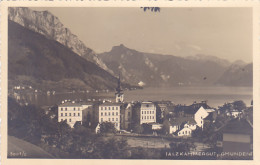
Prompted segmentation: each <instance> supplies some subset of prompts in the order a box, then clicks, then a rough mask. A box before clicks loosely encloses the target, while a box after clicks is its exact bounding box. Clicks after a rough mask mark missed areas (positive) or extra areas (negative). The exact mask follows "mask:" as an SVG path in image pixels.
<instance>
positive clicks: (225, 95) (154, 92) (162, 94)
mask: <svg viewBox="0 0 260 165" xmlns="http://www.w3.org/2000/svg"><path fill="white" fill-rule="evenodd" d="M19 97H20V99H23V100H26V102H29V103H32V104H36V105H38V106H51V105H55V104H60V103H61V101H62V100H65V99H67V100H69V99H70V100H76V99H77V100H80V99H82V100H88V99H89V100H91V101H93V99H94V100H103V99H110V100H114V92H104V91H103V92H92V93H86V92H84V93H83V92H80V93H56V94H55V95H52V94H51V95H47V94H32V93H31V94H23V95H21V96H19ZM124 97H125V101H126V102H131V101H160V100H169V101H172V102H173V103H175V104H186V105H190V104H192V103H193V102H194V101H197V102H200V101H204V100H207V102H208V105H210V106H212V107H215V108H217V107H218V106H220V105H223V104H224V103H226V102H232V101H234V100H243V101H244V102H245V103H246V104H247V105H250V102H251V100H252V99H253V88H252V87H173V88H144V89H142V90H131V91H129V90H128V91H124Z"/></svg>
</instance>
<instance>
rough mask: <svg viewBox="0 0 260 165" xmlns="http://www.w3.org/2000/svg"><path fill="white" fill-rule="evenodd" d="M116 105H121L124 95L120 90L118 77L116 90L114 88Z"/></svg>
mask: <svg viewBox="0 0 260 165" xmlns="http://www.w3.org/2000/svg"><path fill="white" fill-rule="evenodd" d="M115 95H116V103H122V102H123V101H124V93H123V90H122V88H121V82H120V75H119V77H118V82H117V88H116V93H115Z"/></svg>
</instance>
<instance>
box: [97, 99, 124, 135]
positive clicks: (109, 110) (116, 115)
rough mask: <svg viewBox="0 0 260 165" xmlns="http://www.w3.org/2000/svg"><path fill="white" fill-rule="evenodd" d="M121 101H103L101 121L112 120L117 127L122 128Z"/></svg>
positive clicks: (100, 109)
mask: <svg viewBox="0 0 260 165" xmlns="http://www.w3.org/2000/svg"><path fill="white" fill-rule="evenodd" d="M121 105H122V104H120V103H103V104H101V105H99V108H98V109H99V112H98V113H99V116H98V118H99V119H98V120H99V123H102V122H111V123H114V125H115V128H116V129H117V130H120V107H121Z"/></svg>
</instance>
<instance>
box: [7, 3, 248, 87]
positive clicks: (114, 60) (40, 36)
mask: <svg viewBox="0 0 260 165" xmlns="http://www.w3.org/2000/svg"><path fill="white" fill-rule="evenodd" d="M8 18H9V25H8V52H9V54H8V73H9V85H11V86H12V85H17V84H32V85H34V86H36V87H39V88H40V87H44V88H48V89H49V88H53V89H57V88H61V89H62V88H68V89H79V88H80V89H83V88H84V89H112V88H114V87H115V86H116V81H117V79H116V78H115V77H117V76H118V75H119V74H120V75H121V77H122V80H123V82H125V83H123V86H124V87H127V88H128V87H129V88H130V86H131V85H132V86H136V85H139V86H152V87H170V86H186V85H188V86H205V85H209V86H212V85H214V86H215V85H221V86H234V85H235V86H252V81H253V75H252V73H253V71H252V63H251V64H246V63H244V62H243V61H236V62H234V63H231V62H229V61H227V60H224V59H220V58H218V57H215V56H207V55H202V54H200V55H195V56H189V57H178V56H173V55H161V54H151V53H145V52H140V51H137V50H134V49H130V48H127V47H126V46H124V45H123V44H121V45H119V46H114V47H113V48H112V49H111V51H110V52H104V53H101V54H96V53H95V52H94V51H93V50H92V49H90V48H88V47H87V46H86V45H85V44H84V43H83V42H82V41H81V40H80V39H79V38H78V37H77V36H76V35H74V34H73V33H72V32H71V31H70V30H69V29H68V28H66V27H65V26H64V25H63V24H62V23H61V22H60V21H59V19H58V18H57V17H56V16H54V15H52V14H51V13H50V12H48V11H33V10H31V9H29V8H20V7H18V8H16V7H10V8H9V15H8ZM129 84H131V85H129Z"/></svg>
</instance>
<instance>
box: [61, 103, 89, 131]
mask: <svg viewBox="0 0 260 165" xmlns="http://www.w3.org/2000/svg"><path fill="white" fill-rule="evenodd" d="M91 106H92V104H89V103H82V102H81V103H77V102H74V101H72V102H63V103H62V104H61V105H59V106H58V122H61V121H64V120H66V121H67V124H68V125H69V126H70V127H71V128H73V127H74V124H75V123H76V122H77V121H78V122H80V123H81V124H82V120H83V115H82V114H83V113H82V111H83V110H84V109H86V108H89V107H91Z"/></svg>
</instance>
